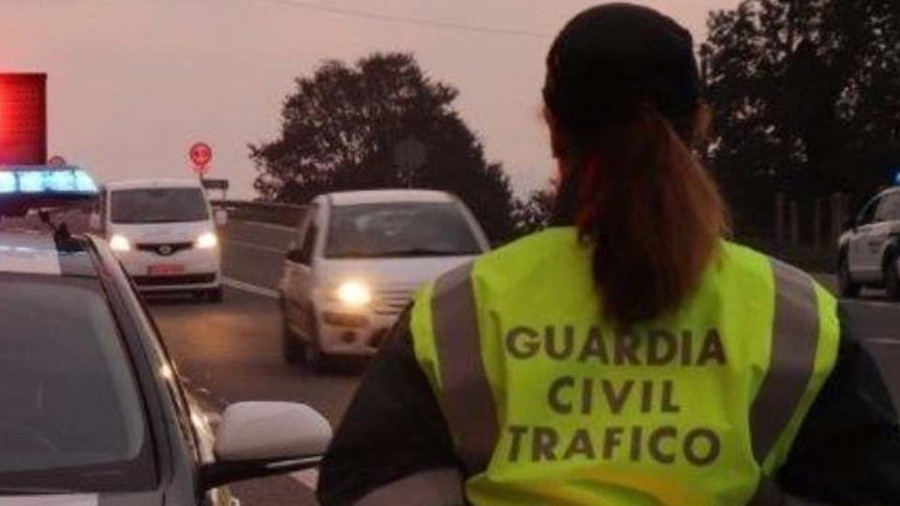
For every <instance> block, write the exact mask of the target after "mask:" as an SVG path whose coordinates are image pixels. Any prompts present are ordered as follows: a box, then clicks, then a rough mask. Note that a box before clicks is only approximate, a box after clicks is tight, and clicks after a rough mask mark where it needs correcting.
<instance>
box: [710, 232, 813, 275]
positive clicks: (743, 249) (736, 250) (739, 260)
mask: <svg viewBox="0 0 900 506" xmlns="http://www.w3.org/2000/svg"><path fill="white" fill-rule="evenodd" d="M722 250H723V260H724V262H725V263H727V265H728V266H729V267H730V268H731V269H733V270H734V271H736V272H737V273H740V274H743V275H746V276H754V277H765V278H766V279H770V278H771V275H772V269H773V268H778V269H780V270H781V271H782V272H787V273H790V274H791V275H792V276H793V277H796V278H804V279H808V280H809V281H810V282H812V283H813V284H815V285H818V284H819V283H818V281H817V280H816V279H815V277H814V276H813V275H812V274H810V273H808V272H806V271H804V270H803V269H800V268H799V267H796V266H794V265H792V264H790V263H789V262H786V261H784V260H782V259H779V258H777V257H774V256H772V255H769V254H767V253H763V252H762V251H759V250H757V249H754V248H751V247H749V246H746V245H743V244H739V243H736V242H732V241H723V247H722Z"/></svg>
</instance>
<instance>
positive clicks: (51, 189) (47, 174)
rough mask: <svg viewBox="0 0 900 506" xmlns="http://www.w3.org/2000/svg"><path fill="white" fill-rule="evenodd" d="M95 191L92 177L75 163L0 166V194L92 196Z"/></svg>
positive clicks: (95, 187) (0, 195)
mask: <svg viewBox="0 0 900 506" xmlns="http://www.w3.org/2000/svg"><path fill="white" fill-rule="evenodd" d="M96 193H97V185H96V184H95V183H94V180H93V179H91V177H90V176H89V175H88V174H87V173H86V172H85V171H83V170H81V169H80V168H78V167H46V168H44V167H43V166H42V167H28V168H14V169H12V170H2V169H0V198H2V196H4V195H10V194H25V195H27V194H31V195H38V194H43V195H55V196H65V195H72V196H78V195H88V196H93V195H95V194H96Z"/></svg>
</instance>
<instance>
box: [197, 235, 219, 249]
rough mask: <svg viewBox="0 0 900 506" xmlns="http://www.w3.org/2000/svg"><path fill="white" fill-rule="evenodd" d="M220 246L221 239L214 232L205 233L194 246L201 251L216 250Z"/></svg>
mask: <svg viewBox="0 0 900 506" xmlns="http://www.w3.org/2000/svg"><path fill="white" fill-rule="evenodd" d="M218 245H219V238H218V237H216V234H214V233H213V232H204V233H203V234H200V237H198V238H197V240H196V241H194V246H195V247H197V248H199V249H209V248H215V247H216V246H218Z"/></svg>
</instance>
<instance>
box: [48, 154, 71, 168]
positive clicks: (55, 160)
mask: <svg viewBox="0 0 900 506" xmlns="http://www.w3.org/2000/svg"><path fill="white" fill-rule="evenodd" d="M47 165H49V166H51V167H65V166H66V165H68V162H66V159H65V158H63V157H61V156H59V155H56V156H53V157H50V159H49V160H47Z"/></svg>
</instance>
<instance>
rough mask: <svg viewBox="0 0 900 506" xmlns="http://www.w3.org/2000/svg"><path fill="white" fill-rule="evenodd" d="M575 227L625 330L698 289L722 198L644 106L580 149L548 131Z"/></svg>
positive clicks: (680, 136)
mask: <svg viewBox="0 0 900 506" xmlns="http://www.w3.org/2000/svg"><path fill="white" fill-rule="evenodd" d="M549 114H550V118H549V120H550V122H551V125H552V128H553V131H554V144H555V146H554V149H555V151H556V152H557V153H558V155H559V156H560V158H561V160H560V161H561V165H562V166H563V182H562V183H561V185H562V186H563V187H565V186H566V185H573V186H574V189H573V192H572V193H573V194H572V198H573V199H574V200H575V206H574V214H575V216H574V219H575V223H576V224H577V227H578V230H579V233H580V235H581V238H582V240H584V241H585V242H587V243H589V244H591V245H592V247H593V256H594V258H593V273H594V280H595V282H596V284H597V287H598V289H599V290H600V292H601V293H602V295H603V301H604V302H603V306H604V310H605V312H606V313H607V315H608V316H609V317H610V318H612V319H613V320H614V321H615V322H616V323H618V324H620V325H623V326H626V327H627V326H631V325H633V324H635V323H638V322H641V321H647V320H652V319H655V318H657V317H660V316H663V315H665V314H666V313H668V312H670V311H672V310H675V309H677V308H678V307H679V305H680V304H682V303H683V302H684V300H685V299H686V298H687V297H688V296H689V295H690V294H691V292H692V291H693V290H694V289H695V288H696V287H697V285H698V284H699V282H700V278H701V277H702V275H703V273H704V271H705V270H706V268H707V267H708V265H709V264H710V261H711V260H712V259H713V258H714V256H715V254H716V252H717V251H718V248H719V244H720V238H721V237H722V235H724V234H726V233H727V230H728V220H727V213H726V211H725V206H724V204H723V202H722V198H721V197H720V194H719V191H718V188H717V186H716V184H715V182H714V181H713V180H712V178H711V177H710V176H709V174H708V173H707V172H706V170H705V169H704V168H703V167H702V166H701V165H700V164H699V163H698V161H697V160H696V158H695V157H694V155H693V153H692V152H691V150H690V148H689V147H688V141H689V140H690V139H692V138H693V137H694V135H695V132H694V121H692V120H690V119H685V120H684V121H683V122H681V123H682V124H683V126H684V127H686V128H685V129H684V131H682V132H681V133H678V132H677V131H676V127H675V126H673V124H672V122H671V121H670V120H669V119H667V118H666V117H665V116H663V115H662V114H660V113H659V112H658V111H656V110H655V109H654V108H653V107H652V106H650V105H644V106H641V107H639V108H638V109H637V112H636V113H635V114H634V116H633V117H632V118H630V119H629V120H627V121H626V122H624V123H621V124H615V125H610V126H608V127H605V128H602V129H599V130H597V131H594V132H592V134H591V135H590V136H588V137H587V138H583V137H582V138H581V139H580V142H579V139H578V138H577V137H576V136H575V135H574V134H573V133H572V132H568V133H567V132H566V131H565V127H564V126H559V125H554V122H555V120H554V118H553V117H552V112H550V113H549Z"/></svg>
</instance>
